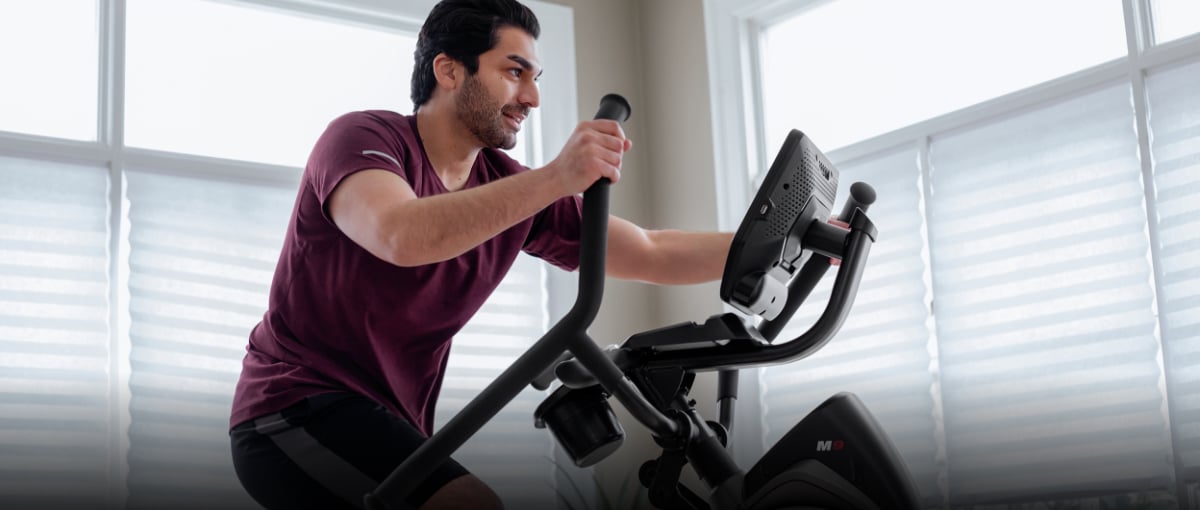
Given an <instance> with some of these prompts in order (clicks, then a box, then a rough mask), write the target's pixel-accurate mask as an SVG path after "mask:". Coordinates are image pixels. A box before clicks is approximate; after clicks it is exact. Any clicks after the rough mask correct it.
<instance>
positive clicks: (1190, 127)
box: [1146, 63, 1200, 501]
mask: <svg viewBox="0 0 1200 510" xmlns="http://www.w3.org/2000/svg"><path fill="white" fill-rule="evenodd" d="M1197 83H1200V64H1195V63H1193V64H1191V65H1187V66H1184V67H1181V68H1177V69H1172V70H1168V71H1164V72H1161V73H1156V74H1152V75H1150V76H1149V77H1148V78H1147V82H1146V88H1147V91H1148V96H1149V104H1150V132H1151V153H1152V155H1153V162H1154V186H1155V197H1156V198H1155V206H1156V211H1157V213H1158V217H1157V218H1155V220H1156V221H1157V222H1158V223H1157V224H1158V242H1159V246H1158V256H1159V263H1160V264H1161V265H1162V267H1161V271H1160V275H1161V277H1162V280H1161V281H1160V282H1159V285H1160V286H1161V288H1162V293H1161V296H1162V299H1163V302H1162V303H1160V304H1159V313H1161V314H1162V315H1163V318H1164V320H1163V324H1164V328H1163V333H1162V334H1163V343H1164V344H1166V353H1167V355H1168V359H1167V360H1166V361H1167V366H1168V367H1169V370H1170V375H1171V378H1172V383H1173V384H1172V386H1171V388H1172V392H1173V393H1172V398H1171V404H1172V405H1171V412H1172V415H1173V417H1174V420H1175V426H1176V427H1177V430H1176V431H1175V440H1176V444H1175V452H1176V455H1179V456H1180V457H1181V458H1180V461H1181V462H1180V463H1181V465H1182V466H1183V468H1184V473H1179V476H1184V477H1186V478H1187V479H1188V480H1189V481H1190V482H1193V483H1195V482H1198V481H1200V203H1198V202H1197V200H1196V196H1197V195H1200V96H1197V94H1196V84H1197ZM1198 501H1200V500H1198Z"/></svg>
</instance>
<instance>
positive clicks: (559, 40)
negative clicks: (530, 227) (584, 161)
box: [0, 0, 578, 508]
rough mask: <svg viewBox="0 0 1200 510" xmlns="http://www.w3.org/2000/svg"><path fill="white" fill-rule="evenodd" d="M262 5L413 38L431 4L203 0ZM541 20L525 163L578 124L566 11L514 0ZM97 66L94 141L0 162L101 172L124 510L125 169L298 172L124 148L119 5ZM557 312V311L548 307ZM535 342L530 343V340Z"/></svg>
mask: <svg viewBox="0 0 1200 510" xmlns="http://www.w3.org/2000/svg"><path fill="white" fill-rule="evenodd" d="M207 1H214V2H219V3H226V4H233V5H237V6H244V7H253V8H262V9H268V10H273V11H277V12H282V13H287V14H298V15H302V16H308V17H314V18H317V19H320V20H323V21H332V22H339V23H349V24H355V25H363V26H367V27H370V28H373V29H383V30H388V31H399V32H404V33H408V34H414V35H415V34H417V33H418V32H419V31H420V28H421V24H422V23H423V20H424V19H425V17H426V16H427V15H428V13H429V11H430V10H431V9H432V7H433V6H434V5H435V4H436V3H437V0H408V1H405V2H382V1H376V0H207ZM523 3H524V4H525V5H527V6H528V7H529V8H530V9H532V10H533V11H534V12H535V13H536V14H537V16H538V18H539V21H540V22H541V27H542V33H541V36H540V38H539V44H538V48H539V53H540V56H541V58H542V62H543V67H545V68H547V69H551V70H552V72H550V73H547V74H546V76H545V77H544V78H543V79H542V80H541V81H540V92H541V97H540V99H541V107H540V108H539V110H540V114H539V115H537V116H535V117H536V119H535V118H531V121H533V124H532V125H530V126H527V128H528V132H529V133H530V135H531V140H530V141H531V142H532V143H530V145H529V147H527V150H528V151H529V153H530V155H531V161H532V162H543V161H545V160H547V159H549V157H548V156H549V154H547V152H546V151H547V150H548V148H557V147H561V146H563V145H564V144H565V142H566V140H567V138H568V136H569V135H570V133H571V131H572V130H573V129H574V127H575V125H576V124H577V122H578V108H577V105H578V103H577V100H576V90H577V87H576V74H575V34H574V11H573V9H572V8H571V7H567V6H564V5H558V4H553V3H549V2H546V1H544V0H523ZM95 7H96V23H97V36H98V38H99V44H98V48H97V50H98V51H97V54H96V58H97V59H99V60H98V61H99V66H98V73H97V76H96V79H97V88H96V90H97V95H96V103H95V105H96V108H97V122H96V131H95V134H96V138H95V141H82V140H72V139H65V138H57V137H52V136H43V135H33V134H26V133H20V132H10V131H2V130H0V155H4V156H11V157H23V158H28V159H34V160H41V161H53V162H61V163H75V164H86V165H93V166H97V167H100V168H107V169H108V173H109V174H108V177H109V183H110V184H109V189H108V197H107V199H108V203H109V204H110V205H109V210H108V230H109V237H108V240H107V243H108V244H107V248H108V253H109V260H108V262H109V263H108V281H109V289H108V302H109V318H108V320H109V353H110V354H109V366H108V368H109V373H110V374H112V375H111V376H110V378H109V388H108V396H109V399H110V402H112V403H113V404H114V405H111V406H110V410H109V412H110V416H109V430H110V434H109V444H108V451H109V452H110V453H109V463H108V470H109V476H110V479H111V480H112V481H113V489H112V490H110V493H109V501H108V505H107V506H112V507H117V508H124V507H125V506H126V504H127V503H128V501H129V487H128V484H127V483H126V482H127V480H128V477H129V462H128V452H129V449H130V443H129V434H128V431H129V428H130V424H131V421H132V419H131V414H130V400H131V390H130V386H129V382H130V372H131V367H130V360H129V357H130V353H131V349H132V347H131V344H130V339H129V326H130V320H131V319H130V317H129V316H128V306H129V301H130V297H129V292H128V288H127V284H128V281H127V280H128V276H129V275H128V267H129V266H128V262H129V261H128V255H129V253H128V249H127V248H126V247H127V246H128V228H127V227H125V226H124V225H123V224H122V222H123V218H124V217H125V209H126V206H125V204H124V203H123V201H124V200H125V190H124V188H125V185H126V184H125V178H124V172H125V170H126V169H137V171H139V172H143V173H151V174H166V175H176V176H186V177H194V178H201V179H207V180H214V181H222V182H234V183H247V184H257V185H264V186H269V187H279V188H282V189H290V190H294V189H296V187H297V186H298V185H299V183H300V177H301V175H302V173H303V168H301V167H291V166H285V165H277V164H267V163H259V162H250V161H242V160H232V159H224V158H217V157H208V156H201V155H196V154H182V153H174V152H168V151H161V150H152V149H141V148H130V147H127V146H125V140H124V132H125V57H126V52H125V46H126V10H127V5H126V0H95ZM555 273H556V272H553V271H548V272H546V276H547V278H546V280H547V281H546V285H545V291H546V297H547V299H545V302H544V304H545V305H546V306H547V307H548V316H549V319H550V321H551V322H553V321H555V320H557V319H558V318H559V317H561V316H562V315H563V314H565V312H566V311H567V308H566V305H561V304H558V303H559V302H560V301H563V300H561V299H553V296H566V295H573V294H574V286H575V283H574V280H573V279H572V278H570V275H565V274H563V275H559V274H555ZM556 305H557V306H556ZM533 340H536V339H530V341H533Z"/></svg>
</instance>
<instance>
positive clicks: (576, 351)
mask: <svg viewBox="0 0 1200 510" xmlns="http://www.w3.org/2000/svg"><path fill="white" fill-rule="evenodd" d="M629 112H630V109H629V105H628V103H627V102H626V101H625V99H624V98H622V97H620V96H617V95H615V94H609V95H607V96H605V97H604V98H603V99H602V100H601V102H600V109H599V112H598V113H597V114H596V118H598V119H600V118H603V119H613V120H617V121H620V122H623V121H625V120H626V119H627V118H628V117H629ZM837 180H838V173H837V170H836V169H835V168H834V166H833V164H831V163H830V162H829V160H828V159H827V158H826V157H825V155H824V154H822V153H821V151H819V150H818V149H817V148H816V147H815V146H814V145H813V144H812V142H811V141H810V140H809V139H808V138H807V137H805V136H804V135H803V134H801V133H800V132H799V131H795V130H793V131H792V132H791V133H789V135H788V137H787V140H786V141H785V142H784V144H783V148H782V149H781V150H780V152H779V154H778V155H777V156H776V159H775V162H774V163H773V164H772V165H771V169H770V171H769V173H768V175H767V177H766V179H765V180H764V181H763V184H762V186H761V187H760V188H759V190H758V193H757V195H756V196H755V197H754V200H753V202H751V205H750V209H749V211H747V213H746V216H745V217H744V218H743V220H742V224H741V226H740V227H739V228H738V231H737V234H736V235H735V237H734V241H733V246H732V248H731V250H730V253H729V256H728V258H727V260H726V265H725V272H724V275H723V278H722V282H721V291H720V294H721V299H722V300H723V301H725V302H726V303H728V304H730V305H732V306H733V307H734V308H736V309H738V310H739V311H741V312H743V313H744V314H746V315H747V316H749V317H750V319H747V318H744V317H742V316H741V315H738V314H733V313H725V314H720V315H715V316H713V317H710V318H708V319H707V320H706V321H705V322H704V323H703V324H697V323H694V322H687V323H682V324H676V325H673V326H667V327H664V328H659V329H655V330H651V331H646V332H643V333H638V334H636V335H634V336H632V337H630V338H629V339H628V340H626V341H625V343H624V344H622V345H621V346H619V347H617V348H615V349H608V350H604V349H601V348H600V347H599V346H598V345H596V343H595V342H594V341H593V340H592V339H591V338H590V337H589V336H588V334H587V328H588V326H589V325H591V323H592V321H593V320H594V319H595V316H596V313H597V311H598V310H599V308H600V302H601V298H602V296H603V292H604V264H605V260H604V259H605V251H606V249H607V237H608V231H607V226H608V191H609V184H610V183H609V182H608V181H607V180H606V179H602V180H601V181H599V182H597V183H596V184H594V185H592V187H591V188H589V189H588V190H587V191H586V192H585V193H584V198H583V238H582V240H581V247H580V266H579V295H578V297H577V299H576V301H575V305H574V306H573V307H572V308H571V310H570V312H568V313H567V315H566V316H565V317H563V319H562V320H560V321H559V322H558V323H557V324H556V325H555V326H554V327H553V328H551V329H550V331H549V332H547V333H546V335H545V336H543V337H542V338H541V339H540V340H538V341H537V342H536V343H535V344H534V345H533V346H532V347H531V348H530V349H529V350H528V351H526V352H525V353H524V354H523V355H521V357H519V358H518V359H517V360H516V361H515V362H514V363H513V365H512V366H510V367H509V368H508V369H507V370H505V371H504V373H503V374H501V375H500V377H499V378H497V379H496V381H494V382H493V383H492V384H491V385H489V386H488V387H487V388H485V389H484V390H483V391H482V392H481V393H480V394H479V395H478V396H477V397H475V399H474V400H472V401H471V402H470V403H468V404H467V406H466V407H464V408H463V410H462V411H461V412H459V413H458V414H457V415H455V416H454V417H453V418H452V419H451V420H450V421H449V422H448V423H447V424H446V425H445V426H444V427H443V428H442V429H441V430H438V431H437V432H436V433H435V434H433V436H432V437H430V438H429V440H428V441H427V442H426V443H425V444H424V445H422V446H421V447H420V448H418V449H417V451H416V452H414V453H413V455H412V456H410V457H409V458H408V459H407V460H405V461H404V463H402V464H401V465H400V466H399V467H397V468H396V470H395V471H393V472H392V474H391V475H390V476H389V477H388V478H387V479H386V480H384V481H383V483H381V484H380V485H379V486H378V487H377V488H376V490H375V491H374V492H372V493H370V494H367V495H365V499H364V504H365V506H366V508H368V509H371V510H384V509H388V508H398V507H399V505H398V504H396V503H394V502H397V501H401V500H402V498H403V496H405V495H407V494H408V493H409V492H411V491H412V490H413V489H414V488H415V487H416V485H417V484H418V483H419V482H420V481H421V480H422V479H423V477H424V476H425V474H426V473H427V472H428V471H429V470H428V469H427V468H428V466H433V465H437V464H439V463H441V462H443V461H445V460H446V459H448V458H449V457H450V456H451V454H453V453H454V451H455V450H457V449H458V447H460V446H461V445H462V444H463V443H464V442H466V441H467V439H469V438H470V437H471V436H472V435H474V434H475V433H476V432H477V431H479V429H480V428H482V427H483V425H484V424H485V423H487V422H488V420H490V419H492V417H494V416H495V415H496V413H498V412H499V411H500V409H501V408H503V407H504V406H505V405H507V404H508V403H509V402H510V401H512V399H513V398H515V397H516V396H517V394H519V393H520V392H521V389H522V388H524V386H525V385H526V384H533V386H534V387H536V388H538V389H546V388H547V387H549V385H550V384H551V383H552V382H553V380H554V379H555V378H557V379H558V380H560V381H562V385H561V386H560V387H559V388H558V389H557V390H555V391H554V392H553V393H551V395H550V396H549V397H548V398H547V399H546V400H545V401H544V402H543V403H542V404H541V405H540V406H539V407H538V409H537V410H536V411H535V413H534V415H535V416H534V418H535V425H536V426H538V427H545V428H548V429H550V431H551V433H552V434H553V435H554V436H555V438H556V439H557V440H558V441H559V443H560V444H561V445H562V447H563V448H564V450H565V451H566V453H567V454H568V455H569V456H570V457H571V458H572V460H573V461H574V462H575V464H576V465H578V466H580V467H586V466H590V465H592V464H595V463H596V462H599V461H600V460H601V459H603V458H605V457H607V456H608V455H609V454H611V453H612V452H614V451H616V450H617V448H619V447H620V445H621V443H622V441H623V439H624V431H623V429H622V428H621V425H620V424H619V423H618V422H617V419H616V416H615V414H614V413H613V411H612V409H611V408H610V407H609V405H608V399H609V398H610V397H615V398H616V399H617V401H619V402H620V403H621V404H622V405H624V406H625V408H626V409H628V410H629V412H630V414H632V415H633V416H634V417H635V418H636V419H637V420H638V421H639V422H641V423H643V424H644V425H645V426H646V427H647V428H648V429H649V430H650V432H651V434H652V435H653V437H654V440H655V442H656V443H657V444H658V445H659V446H661V447H662V449H663V451H662V455H661V456H659V457H658V458H657V459H653V460H650V461H648V462H646V463H645V464H644V465H643V466H642V468H641V470H640V471H639V479H640V481H641V482H642V484H643V485H645V486H646V487H648V488H649V489H650V491H649V497H650V502H651V503H652V504H653V505H654V506H656V507H659V508H669V509H676V508H690V509H698V508H704V509H707V508H713V509H722V510H734V509H737V510H750V509H754V510H760V509H763V510H765V509H783V508H790V509H814V510H815V509H825V510H884V509H886V510H893V509H897V510H915V509H917V508H919V506H920V503H919V501H918V495H917V491H916V488H915V484H914V483H913V481H912V479H911V477H910V475H909V473H908V470H907V469H906V468H905V465H904V462H903V460H902V459H901V458H900V455H899V453H898V452H897V451H896V449H895V447H894V446H893V445H892V443H891V441H890V440H888V438H887V436H886V434H885V433H884V432H883V429H882V428H881V427H880V426H879V424H878V423H877V422H876V421H875V420H874V418H873V417H872V416H871V414H870V413H869V412H868V411H867V409H866V408H865V407H864V406H863V404H862V402H861V401H859V399H858V398H857V397H855V396H854V395H852V394H849V393H840V394H837V395H835V396H833V397H831V398H829V399H828V400H826V401H825V402H824V403H822V404H821V405H820V406H818V407H817V408H816V409H815V410H813V411H812V412H811V413H810V414H809V415H808V416H806V417H805V418H804V419H803V420H802V421H800V423H798V424H796V426H795V427H793V428H792V430H791V431H789V432H788V433H787V434H786V435H784V436H783V438H782V439H780V440H779V442H778V443H776V444H775V445H774V446H773V447H772V448H771V449H770V450H769V451H768V452H767V453H766V454H765V455H764V456H763V457H762V458H761V459H760V460H759V461H758V462H757V463H756V464H755V465H754V466H753V467H751V468H750V470H749V471H742V470H741V469H739V468H738V467H737V465H735V464H734V462H733V459H732V457H731V455H730V454H729V452H728V451H727V450H726V449H725V444H726V443H727V441H728V435H729V430H730V428H731V426H732V421H733V403H734V400H735V399H736V396H737V375H738V370H739V369H741V368H748V367H754V366H764V365H773V364H781V363H786V362H789V361H794V360H796V359H800V358H803V357H805V356H808V355H810V354H812V353H813V352H815V351H816V350H818V349H820V348H821V347H822V346H823V345H825V343H826V342H828V341H829V339H831V338H832V337H833V335H834V334H835V333H837V331H838V329H840V327H841V325H842V323H843V321H844V320H845V318H846V316H847V315H848V314H849V312H850V307H851V305H852V303H853V301H854V296H855V294H856V293H857V291H858V284H859V280H860V279H861V276H862V271H863V268H864V266H865V265H866V260H867V255H868V254H869V253H870V248H871V243H872V242H874V238H875V236H876V233H877V232H876V229H875V226H874V224H873V223H871V220H870V218H868V217H867V215H866V209H867V207H868V206H869V205H870V204H871V203H873V202H874V201H875V192H874V190H872V189H871V187H870V186H867V185H866V184H863V183H855V184H854V185H853V186H851V188H850V194H851V196H850V198H849V199H848V200H847V201H846V204H845V207H844V208H843V209H842V211H841V214H840V215H839V217H838V219H840V220H841V221H843V222H845V223H847V224H848V225H849V229H848V230H847V229H845V228H842V227H839V226H835V225H831V224H829V223H827V222H826V221H825V220H826V219H827V218H829V217H830V214H831V211H832V207H833V205H832V204H833V200H834V197H835V195H836V192H837ZM831 257H832V258H836V259H841V261H842V263H841V265H840V267H839V269H838V271H837V278H836V280H835V283H834V286H833V291H832V295H831V296H830V299H829V303H828V305H827V306H826V308H825V310H824V312H823V313H822V315H821V316H820V318H819V319H818V320H817V322H816V323H815V324H813V326H812V327H811V328H809V330H808V331H807V332H805V333H804V334H802V335H800V336H799V337H797V338H795V339H793V340H791V341H788V342H784V343H778V344H776V343H773V340H774V339H775V337H776V336H777V335H778V334H779V332H780V331H781V330H782V328H783V326H784V325H785V324H786V323H787V321H788V319H790V318H791V317H792V315H793V314H794V313H795V312H796V310H797V309H798V308H799V306H800V304H801V303H802V302H803V301H804V300H805V299H806V298H807V297H808V295H809V294H810V293H811V292H812V290H813V288H814V287H815V286H816V284H817V282H818V281H820V279H821V277H822V276H824V274H825V272H826V271H827V270H828V269H829V267H830V265H831V263H830V258H831ZM702 371H717V372H719V376H718V402H719V405H720V417H719V421H715V422H714V421H706V420H705V419H704V418H702V417H701V416H700V415H699V414H698V413H697V412H696V408H695V401H692V400H689V399H688V393H689V392H690V390H691V388H692V383H693V382H694V381H695V377H696V373H697V372H702ZM689 463H690V464H691V465H692V468H693V469H694V470H695V471H696V474H698V475H699V477H700V479H701V480H702V481H703V482H704V483H705V484H706V485H707V486H708V488H709V489H710V493H709V494H708V496H707V497H701V496H699V495H697V494H695V493H694V492H692V491H691V490H690V489H688V488H686V487H684V486H683V485H682V484H681V483H679V478H680V473H681V471H682V468H683V467H684V466H685V465H687V464H689ZM393 505H396V506H393Z"/></svg>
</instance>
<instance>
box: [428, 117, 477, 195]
mask: <svg viewBox="0 0 1200 510" xmlns="http://www.w3.org/2000/svg"><path fill="white" fill-rule="evenodd" d="M446 106H449V105H438V104H434V101H430V102H428V103H426V104H424V105H422V106H421V108H420V109H418V110H417V114H416V115H417V133H418V134H419V135H420V137H421V144H422V145H424V146H425V156H426V157H427V158H429V163H430V164H431V165H433V170H434V171H435V172H437V174H438V178H440V179H441V180H442V184H444V185H445V186H446V189H448V190H451V191H454V190H458V189H461V188H462V187H463V185H465V184H466V183H467V179H468V178H469V177H470V176H471V167H472V166H474V165H475V159H476V157H478V156H479V150H480V147H479V145H478V142H477V141H476V139H475V135H474V134H472V133H471V132H470V131H469V130H467V128H466V127H464V126H463V125H462V123H460V122H458V119H457V117H456V116H455V115H454V112H453V110H451V109H450V108H447V107H446Z"/></svg>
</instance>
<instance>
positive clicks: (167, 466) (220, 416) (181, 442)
mask: <svg viewBox="0 0 1200 510" xmlns="http://www.w3.org/2000/svg"><path fill="white" fill-rule="evenodd" d="M127 176H128V178H127V200H128V225H129V227H128V228H129V245H128V252H129V273H128V274H129V282H128V291H129V316H130V328H129V340H130V343H131V349H130V368H131V371H132V374H131V375H130V379H129V387H130V388H129V389H130V393H131V400H130V415H131V425H130V430H129V441H130V447H129V478H128V480H129V482H128V485H129V491H130V497H129V508H135V509H136V508H147V509H151V508H195V509H202V508H251V507H254V506H253V502H252V501H251V500H250V498H249V496H247V495H246V494H245V492H244V491H243V490H242V488H241V485H240V483H239V482H238V481H237V478H236V476H235V474H234V471H233V464H232V460H231V457H230V453H229V436H228V433H227V431H228V429H229V425H228V424H229V409H230V406H231V403H232V398H233V389H234V385H235V384H236V382H237V378H238V374H239V373H240V372H241V362H242V357H243V356H244V355H245V346H246V339H247V337H248V335H249V333H250V330H251V328H253V326H254V325H255V324H256V323H257V322H258V321H259V320H261V319H262V315H263V312H264V311H265V310H266V306H267V291H268V289H269V286H270V282H271V276H272V275H273V273H274V269H275V263H276V261H277V260H278V257H279V250H280V247H281V246H282V243H283V235H284V233H285V229H286V225H287V221H288V217H289V213H290V211H291V209H292V202H293V199H294V196H295V190H294V189H292V188H290V187H287V188H284V187H278V188H272V187H263V186H253V185H247V184H242V183H229V182H218V181H210V180H201V179H195V178H184V177H174V176H164V175H154V174H150V173H142V172H136V171H133V172H128V173H127Z"/></svg>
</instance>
